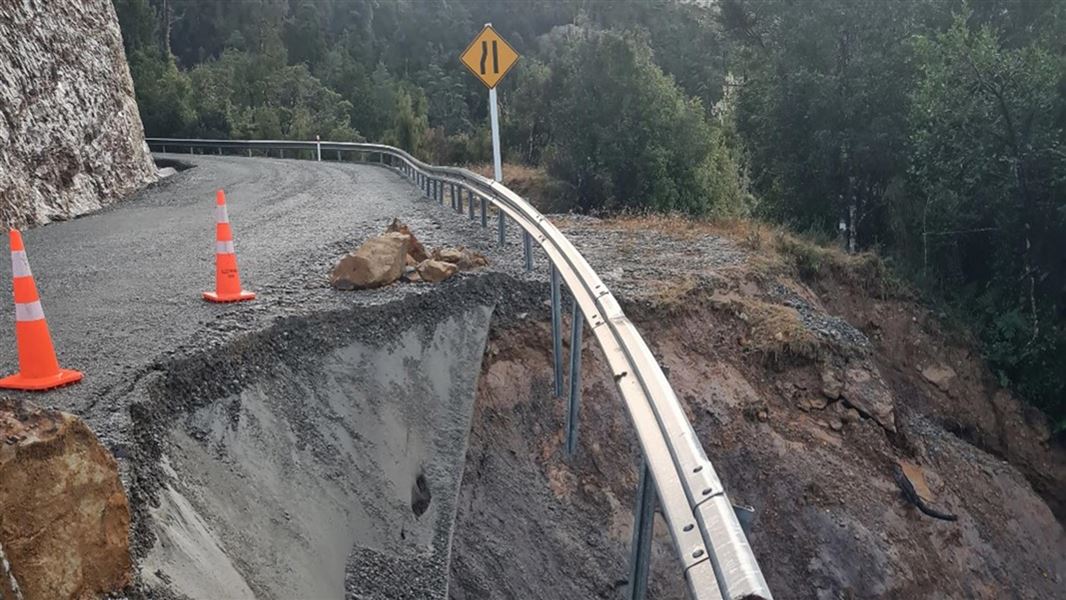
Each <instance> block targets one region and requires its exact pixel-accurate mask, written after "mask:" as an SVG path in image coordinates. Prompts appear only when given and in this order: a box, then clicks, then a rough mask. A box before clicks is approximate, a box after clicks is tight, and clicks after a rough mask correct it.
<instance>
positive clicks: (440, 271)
mask: <svg viewBox="0 0 1066 600" xmlns="http://www.w3.org/2000/svg"><path fill="white" fill-rule="evenodd" d="M458 272H459V267H457V266H455V265H453V264H452V263H448V262H444V261H441V260H433V259H429V260H424V261H422V262H421V263H420V264H419V265H418V274H419V275H420V276H421V277H422V281H425V282H428V283H440V282H441V281H444V280H445V279H447V278H449V277H451V276H452V275H455V274H456V273H458Z"/></svg>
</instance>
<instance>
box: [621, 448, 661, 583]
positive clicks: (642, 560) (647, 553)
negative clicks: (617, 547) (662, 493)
mask: <svg viewBox="0 0 1066 600" xmlns="http://www.w3.org/2000/svg"><path fill="white" fill-rule="evenodd" d="M656 500H657V497H656V494H655V480H654V478H653V476H652V474H651V470H650V469H649V468H648V461H647V460H646V459H645V458H644V457H643V456H641V458H640V482H639V483H638V484H637V497H636V503H635V505H634V506H633V541H632V543H631V544H630V547H629V591H628V593H627V594H626V600H644V596H645V595H646V594H647V593H648V567H649V566H650V565H651V540H652V535H653V534H654V530H655V502H656Z"/></svg>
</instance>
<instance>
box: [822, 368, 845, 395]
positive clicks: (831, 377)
mask: <svg viewBox="0 0 1066 600" xmlns="http://www.w3.org/2000/svg"><path fill="white" fill-rule="evenodd" d="M843 391H844V382H843V381H841V380H840V375H839V374H838V373H837V371H836V369H833V368H831V367H828V366H827V367H826V368H824V369H822V394H823V395H824V396H825V397H826V398H829V399H830V400H838V399H839V398H840V394H841V392H843Z"/></svg>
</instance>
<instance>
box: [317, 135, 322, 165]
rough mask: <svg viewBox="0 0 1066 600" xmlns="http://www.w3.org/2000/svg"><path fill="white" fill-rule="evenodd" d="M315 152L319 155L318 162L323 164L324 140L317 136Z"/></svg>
mask: <svg viewBox="0 0 1066 600" xmlns="http://www.w3.org/2000/svg"><path fill="white" fill-rule="evenodd" d="M315 151H316V153H317V155H318V162H322V138H321V137H319V136H317V135H316V136H315Z"/></svg>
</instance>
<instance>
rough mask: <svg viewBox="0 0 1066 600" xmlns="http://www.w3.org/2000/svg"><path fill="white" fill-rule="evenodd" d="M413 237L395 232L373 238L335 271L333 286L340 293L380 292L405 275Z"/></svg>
mask: <svg viewBox="0 0 1066 600" xmlns="http://www.w3.org/2000/svg"><path fill="white" fill-rule="evenodd" d="M411 239H412V238H411V236H410V235H408V234H405V233H400V232H392V233H386V234H385V235H380V236H377V237H373V238H370V239H369V240H367V241H366V242H364V243H363V245H362V246H359V249H358V250H356V251H355V252H352V253H351V254H348V255H347V256H345V257H344V258H342V259H341V260H340V262H338V263H337V266H335V267H333V272H332V273H331V274H330V277H329V282H330V285H332V286H333V287H334V288H336V289H338V290H354V289H369V288H377V287H381V286H384V285H389V284H390V283H392V282H394V281H396V280H397V279H399V278H400V276H401V275H403V268H404V266H405V265H406V258H407V254H408V252H409V251H410V249H411Z"/></svg>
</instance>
